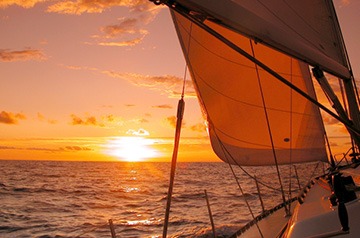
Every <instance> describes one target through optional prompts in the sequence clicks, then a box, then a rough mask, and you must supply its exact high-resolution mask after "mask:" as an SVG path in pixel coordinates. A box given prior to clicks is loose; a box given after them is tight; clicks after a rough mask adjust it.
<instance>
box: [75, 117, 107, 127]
mask: <svg viewBox="0 0 360 238" xmlns="http://www.w3.org/2000/svg"><path fill="white" fill-rule="evenodd" d="M71 119H72V121H71V124H72V125H75V126H77V125H83V126H100V127H104V124H103V123H99V122H98V121H97V119H96V117H94V116H87V117H85V118H80V117H79V116H76V115H75V114H71Z"/></svg>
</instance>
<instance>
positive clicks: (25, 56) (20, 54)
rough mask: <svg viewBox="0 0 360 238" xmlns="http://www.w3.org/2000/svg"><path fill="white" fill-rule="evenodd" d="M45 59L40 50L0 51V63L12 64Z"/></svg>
mask: <svg viewBox="0 0 360 238" xmlns="http://www.w3.org/2000/svg"><path fill="white" fill-rule="evenodd" d="M45 59H46V57H45V55H44V54H43V53H42V51H40V50H34V49H25V50H7V49H0V61H3V62H14V61H26V60H37V61H42V60H45Z"/></svg>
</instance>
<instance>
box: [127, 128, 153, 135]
mask: <svg viewBox="0 0 360 238" xmlns="http://www.w3.org/2000/svg"><path fill="white" fill-rule="evenodd" d="M126 134H127V135H132V136H148V135H150V133H149V132H148V131H147V130H145V129H143V128H140V129H138V130H133V129H130V130H128V131H127V132H126Z"/></svg>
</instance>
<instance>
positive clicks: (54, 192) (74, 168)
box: [0, 160, 319, 238]
mask: <svg viewBox="0 0 360 238" xmlns="http://www.w3.org/2000/svg"><path fill="white" fill-rule="evenodd" d="M233 169H234V172H235V174H236V178H237V180H238V181H239V183H240V184H241V189H242V190H243V192H244V196H243V195H242V193H241V192H240V191H241V190H240V188H239V186H238V184H237V182H236V180H235V177H234V175H233V173H232V172H231V169H230V167H229V165H227V164H225V163H178V164H177V170H176V177H175V184H174V189H173V199H172V203H171V212H170V222H169V226H168V237H212V229H211V223H210V218H209V212H208V207H207V205H206V204H207V203H206V199H205V191H204V190H206V191H207V195H208V199H209V203H210V209H211V212H212V215H213V220H214V224H215V229H216V234H217V235H218V237H228V236H230V235H231V234H233V233H234V232H236V231H237V230H238V229H240V228H241V227H242V226H243V225H245V224H246V223H247V222H248V221H249V220H251V218H252V216H251V214H250V212H249V210H248V208H247V206H246V205H245V204H246V203H245V202H244V197H245V198H246V199H247V201H248V202H249V204H250V206H251V207H252V212H253V214H254V215H255V216H256V215H258V214H259V213H261V211H262V207H261V202H260V200H259V192H258V190H257V188H256V183H255V182H254V180H252V179H250V178H249V177H248V176H247V175H246V174H245V173H244V172H243V171H242V170H241V169H240V168H238V167H234V168H233ZM318 169H319V167H318ZM248 170H249V171H250V173H251V174H256V175H257V177H258V179H259V181H260V184H259V187H260V194H261V198H262V200H263V203H264V204H265V205H264V206H265V209H270V208H272V207H273V206H274V205H277V204H279V203H280V202H281V196H280V193H279V191H278V188H279V185H278V184H279V182H278V179H277V177H276V170H275V168H274V167H266V168H262V167H253V168H249V169H248ZM289 170H290V167H286V168H281V171H285V172H286V174H287V176H284V177H283V179H282V180H283V181H282V182H283V183H284V186H285V184H286V186H287V185H289V183H290V181H291V184H292V188H293V189H292V190H293V192H292V193H297V191H298V183H300V184H301V185H305V184H306V183H307V181H308V180H309V179H310V176H311V173H312V172H311V173H310V171H312V170H310V169H309V168H308V167H304V166H300V165H299V166H298V168H297V170H296V172H297V173H298V174H299V177H301V178H300V180H299V181H297V179H296V176H295V175H291V176H290V174H289V173H288V172H289ZM294 172H295V170H294V169H292V173H293V174H295V173H294ZM169 174H170V163H144V162H142V163H134V162H133V163H126V162H56V161H1V160H0V237H11V238H13V237H42V238H45V237H111V232H110V228H109V219H111V220H112V222H113V226H114V230H115V233H116V237H161V236H162V231H163V222H164V216H165V206H166V195H167V191H168V186H169V176H170V175H169ZM289 178H292V179H291V180H289ZM266 186H270V187H274V188H275V189H276V190H273V189H272V188H269V187H266ZM292 195H296V194H292Z"/></svg>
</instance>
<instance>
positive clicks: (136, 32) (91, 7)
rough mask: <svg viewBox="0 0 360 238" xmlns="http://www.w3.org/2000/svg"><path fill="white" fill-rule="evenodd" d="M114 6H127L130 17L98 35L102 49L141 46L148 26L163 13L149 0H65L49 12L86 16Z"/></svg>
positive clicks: (103, 28)
mask: <svg viewBox="0 0 360 238" xmlns="http://www.w3.org/2000/svg"><path fill="white" fill-rule="evenodd" d="M112 7H126V8H128V9H129V14H130V16H127V17H122V18H120V19H118V22H116V23H114V24H110V25H107V26H104V27H102V28H100V32H101V33H100V34H97V35H94V36H93V38H94V39H95V42H87V44H98V45H101V46H119V47H128V46H134V45H137V44H140V43H141V42H142V40H143V39H144V37H145V36H146V35H147V34H148V31H147V30H146V29H144V26H146V25H147V24H149V23H150V22H152V21H153V19H154V18H155V16H156V15H157V14H158V12H159V11H160V9H161V7H157V6H155V5H154V4H152V3H151V2H149V1H147V0H107V1H106V0H76V1H75V0H73V1H70V0H64V1H60V2H57V3H55V4H53V5H50V6H49V7H48V9H47V11H48V12H54V13H59V14H72V15H81V14H84V13H102V12H104V11H105V10H107V9H109V8H112Z"/></svg>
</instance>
